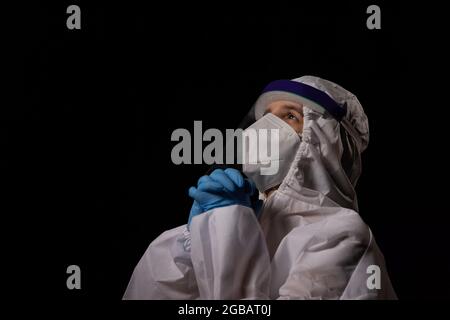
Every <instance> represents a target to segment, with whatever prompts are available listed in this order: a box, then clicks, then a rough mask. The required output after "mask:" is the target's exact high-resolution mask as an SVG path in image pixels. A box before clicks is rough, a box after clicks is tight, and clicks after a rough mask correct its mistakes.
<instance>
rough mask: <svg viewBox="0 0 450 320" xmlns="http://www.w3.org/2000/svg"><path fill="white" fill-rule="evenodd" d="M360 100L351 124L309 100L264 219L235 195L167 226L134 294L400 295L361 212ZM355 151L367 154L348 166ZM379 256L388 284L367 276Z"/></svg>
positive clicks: (129, 295)
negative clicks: (235, 201)
mask: <svg viewBox="0 0 450 320" xmlns="http://www.w3.org/2000/svg"><path fill="white" fill-rule="evenodd" d="M313 80H314V81H319V80H316V79H311V81H313ZM319 82H320V81H319ZM349 99H354V98H352V96H349ZM355 99H356V98H355ZM347 103H349V102H348V101H347ZM352 108H353V109H352ZM350 109H352V110H350V111H349V112H348V113H347V117H346V119H345V121H347V125H351V129H350V131H353V132H351V133H348V131H347V130H341V129H342V128H341V125H340V124H339V123H338V122H337V121H335V120H334V119H332V118H331V117H330V118H327V117H326V116H325V115H321V114H319V113H318V112H317V111H314V110H312V109H309V108H308V107H305V108H304V115H305V118H304V130H303V139H302V142H301V143H300V146H299V148H298V150H297V152H296V156H295V159H294V161H293V162H292V165H291V167H290V169H289V172H288V173H287V175H286V178H285V179H284V180H283V182H282V183H281V185H280V187H279V188H278V189H277V190H276V191H275V192H273V193H272V194H271V195H270V196H269V197H268V198H267V199H265V200H264V204H263V207H262V209H261V210H262V214H261V216H260V220H259V221H258V220H257V219H256V217H255V215H254V212H253V210H252V209H249V208H247V207H243V206H239V205H234V206H228V207H223V208H218V209H214V210H211V211H209V212H206V213H203V214H201V215H198V216H196V217H194V219H193V220H192V224H191V232H190V234H189V232H187V231H186V226H180V227H178V228H175V229H171V230H169V231H166V232H164V233H163V234H162V235H160V236H159V237H158V238H157V239H156V240H154V241H153V242H152V243H151V244H150V246H149V248H148V249H147V251H146V252H145V254H144V256H143V257H142V259H141V260H140V261H139V263H138V265H137V266H136V268H135V270H134V273H133V275H132V278H131V280H130V283H129V285H128V287H127V290H126V292H125V295H124V299H396V295H395V292H394V290H393V288H392V285H391V283H390V280H389V276H388V274H387V270H386V267H385V263H384V258H383V255H382V254H381V252H380V250H379V248H378V246H377V245H376V243H375V240H374V238H373V236H372V233H371V231H370V229H369V228H368V227H367V226H366V224H365V223H364V222H363V221H362V219H361V217H360V216H359V215H358V213H357V200H356V193H355V191H354V185H355V184H356V180H357V179H358V177H359V173H360V169H361V167H360V161H358V160H359V159H360V152H361V150H362V149H363V148H364V147H365V146H364V144H365V143H366V142H367V141H368V140H367V138H368V131H367V132H366V133H364V132H363V131H364V129H365V128H366V129H368V127H367V123H365V124H364V122H366V121H367V118H366V117H365V115H363V112H362V108H361V109H358V107H355V106H354V107H350ZM361 112H362V113H361ZM358 121H362V122H363V123H359V122H358ZM342 132H343V133H342ZM340 133H342V135H341V134H340ZM355 134H357V135H358V137H353V136H352V135H355ZM342 137H343V138H342ZM356 139H359V140H360V141H359V142H358V143H356V142H355V140H356ZM342 140H345V141H342ZM346 146H347V147H348V148H347V147H346ZM346 148H347V149H346ZM346 153H347V155H346V157H347V158H348V159H350V160H352V159H353V160H355V161H356V162H357V163H353V164H352V165H351V166H348V167H347V170H344V168H343V164H342V163H343V162H344V159H343V157H344V155H345V154H346ZM348 156H349V157H348ZM348 159H347V160H348ZM371 265H376V266H378V267H379V268H380V270H381V274H380V277H381V287H380V289H369V288H368V286H367V280H368V279H369V276H371V275H370V274H368V273H367V271H368V267H369V266H371Z"/></svg>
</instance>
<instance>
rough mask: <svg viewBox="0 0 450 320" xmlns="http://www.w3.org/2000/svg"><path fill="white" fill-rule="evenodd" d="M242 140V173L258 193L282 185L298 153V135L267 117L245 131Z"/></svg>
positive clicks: (272, 117)
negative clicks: (253, 184) (252, 183)
mask: <svg viewBox="0 0 450 320" xmlns="http://www.w3.org/2000/svg"><path fill="white" fill-rule="evenodd" d="M243 136H244V141H243V148H244V149H243V153H244V154H243V155H244V158H243V171H244V173H245V174H246V175H247V176H248V177H249V178H250V179H252V180H253V181H254V182H255V184H256V187H257V188H258V190H259V191H260V192H264V191H266V190H268V189H270V188H273V187H275V186H277V185H279V184H281V182H282V181H283V179H284V177H286V175H287V173H288V171H289V168H290V166H291V164H292V161H293V160H294V157H295V154H296V153H297V149H298V147H299V145H300V142H301V138H300V135H299V134H298V133H297V132H296V131H295V130H294V129H293V128H292V127H291V126H290V125H288V124H287V123H286V122H284V121H283V120H281V119H280V118H278V117H277V116H275V115H273V114H271V113H268V114H266V115H265V116H264V117H262V118H261V119H259V120H258V121H256V122H255V123H254V124H252V125H251V126H250V127H248V128H247V129H246V130H245V131H244V135H243ZM256 140H257V141H256Z"/></svg>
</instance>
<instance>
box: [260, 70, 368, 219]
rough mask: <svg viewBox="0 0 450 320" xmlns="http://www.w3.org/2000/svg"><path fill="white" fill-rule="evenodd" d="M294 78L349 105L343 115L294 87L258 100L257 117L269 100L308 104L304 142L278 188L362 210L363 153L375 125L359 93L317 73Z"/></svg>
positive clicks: (316, 201)
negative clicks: (371, 124)
mask: <svg viewBox="0 0 450 320" xmlns="http://www.w3.org/2000/svg"><path fill="white" fill-rule="evenodd" d="M292 81H295V82H298V83H303V84H306V85H308V86H311V87H313V88H315V89H318V90H320V91H321V92H323V93H325V94H326V95H327V96H329V97H330V98H331V99H333V101H335V102H336V103H337V104H338V105H340V106H342V107H343V108H345V109H346V111H345V114H344V115H343V117H342V118H341V119H336V117H335V116H332V115H331V114H330V113H329V112H327V111H325V112H324V111H323V109H322V110H321V108H320V106H319V107H318V106H317V104H316V103H315V102H314V101H311V102H309V103H308V101H305V98H304V97H301V96H298V95H295V94H293V93H291V92H281V91H273V92H265V93H264V94H263V95H261V97H260V98H259V99H258V100H257V102H256V103H255V106H254V108H253V112H254V115H255V119H258V118H259V117H261V116H262V113H263V112H262V111H261V110H263V109H265V108H266V107H267V103H270V102H271V101H275V100H288V101H296V102H300V103H302V104H303V106H304V125H303V134H302V142H301V143H300V145H299V147H298V150H297V153H296V156H295V159H294V160H293V162H292V164H291V167H290V169H289V172H288V174H287V175H286V177H285V179H284V180H283V182H282V184H281V185H280V187H279V188H278V192H283V193H289V194H290V195H291V196H294V197H297V198H299V197H300V198H301V199H302V200H304V201H306V202H310V203H312V204H315V205H320V206H323V205H327V206H336V205H338V206H342V207H345V208H350V209H354V210H356V211H358V203H357V197H356V192H355V186H356V183H357V181H358V178H359V176H360V174H361V153H362V151H363V150H364V149H365V148H366V147H367V144H368V141H369V125H368V119H367V117H366V115H365V113H364V110H363V108H362V106H361V104H360V103H359V101H358V99H357V98H356V96H355V95H354V94H352V93H351V92H349V91H347V90H346V89H344V88H342V87H341V86H339V85H337V84H335V83H333V82H331V81H328V80H325V79H321V78H318V77H314V76H303V77H300V78H297V79H294V80H292Z"/></svg>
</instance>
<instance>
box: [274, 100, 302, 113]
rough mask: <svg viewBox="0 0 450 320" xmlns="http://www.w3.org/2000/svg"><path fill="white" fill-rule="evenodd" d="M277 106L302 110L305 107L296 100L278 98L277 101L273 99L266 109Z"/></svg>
mask: <svg viewBox="0 0 450 320" xmlns="http://www.w3.org/2000/svg"><path fill="white" fill-rule="evenodd" d="M276 107H282V108H287V109H293V110H301V109H302V108H303V105H302V104H301V103H298V102H294V101H288V100H277V101H272V102H271V103H269V104H268V105H267V107H266V111H267V110H270V109H273V108H276Z"/></svg>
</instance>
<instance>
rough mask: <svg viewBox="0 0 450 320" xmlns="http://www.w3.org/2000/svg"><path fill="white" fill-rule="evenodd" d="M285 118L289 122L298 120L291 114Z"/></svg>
mask: <svg viewBox="0 0 450 320" xmlns="http://www.w3.org/2000/svg"><path fill="white" fill-rule="evenodd" d="M287 118H288V119H289V120H298V119H297V117H296V116H294V115H293V114H292V113H290V112H289V113H288V115H287Z"/></svg>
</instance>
